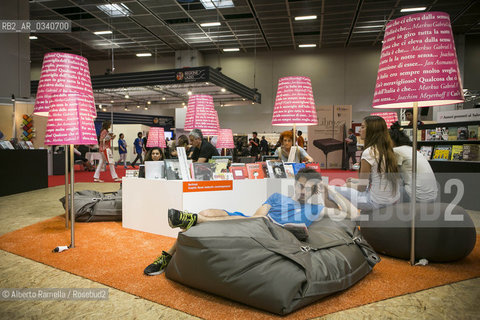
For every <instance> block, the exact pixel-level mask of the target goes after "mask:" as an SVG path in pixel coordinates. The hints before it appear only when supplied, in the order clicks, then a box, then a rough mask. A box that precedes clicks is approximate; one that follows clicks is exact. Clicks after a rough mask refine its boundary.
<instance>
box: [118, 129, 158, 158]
mask: <svg viewBox="0 0 480 320" xmlns="http://www.w3.org/2000/svg"><path fill="white" fill-rule="evenodd" d="M149 129H150V127H149V126H146V125H143V124H115V123H114V124H113V126H112V131H113V133H114V134H115V135H116V137H115V139H114V140H113V142H112V148H113V158H114V159H115V161H118V159H119V158H120V156H119V154H118V138H119V136H120V133H123V134H124V135H125V141H126V142H127V152H128V153H127V162H132V161H133V159H135V157H136V154H133V142H134V141H135V139H136V138H137V134H138V133H139V132H142V134H143V136H145V134H146V133H147V132H148V130H149Z"/></svg>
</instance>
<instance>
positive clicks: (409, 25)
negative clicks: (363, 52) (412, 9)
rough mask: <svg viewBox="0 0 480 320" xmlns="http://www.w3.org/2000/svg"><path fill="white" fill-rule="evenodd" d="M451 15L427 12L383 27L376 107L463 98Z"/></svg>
mask: <svg viewBox="0 0 480 320" xmlns="http://www.w3.org/2000/svg"><path fill="white" fill-rule="evenodd" d="M463 100H464V97H463V91H462V85H461V82H460V73H459V70H458V62H457V54H456V52H455V44H454V42H453V34H452V28H451V26H450V17H449V15H448V14H447V13H444V12H423V13H417V14H412V15H408V16H404V17H401V18H397V19H395V20H392V21H391V22H389V23H388V24H387V26H386V28H385V36H384V40H383V46H382V53H381V56H380V65H379V69H378V75H377V83H376V86H375V94H374V97H373V107H374V108H411V107H412V105H413V103H414V102H417V103H418V107H429V106H439V105H448V104H454V103H461V102H463Z"/></svg>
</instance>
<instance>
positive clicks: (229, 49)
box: [223, 48, 240, 52]
mask: <svg viewBox="0 0 480 320" xmlns="http://www.w3.org/2000/svg"><path fill="white" fill-rule="evenodd" d="M236 51H240V49H239V48H225V49H223V52H236Z"/></svg>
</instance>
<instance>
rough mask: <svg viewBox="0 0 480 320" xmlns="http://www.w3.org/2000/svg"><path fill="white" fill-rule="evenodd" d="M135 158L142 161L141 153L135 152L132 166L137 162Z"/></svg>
mask: <svg viewBox="0 0 480 320" xmlns="http://www.w3.org/2000/svg"><path fill="white" fill-rule="evenodd" d="M137 160H140V163H143V158H142V154H141V153H137V157H136V158H135V160H133V162H132V167H133V166H135V163H137Z"/></svg>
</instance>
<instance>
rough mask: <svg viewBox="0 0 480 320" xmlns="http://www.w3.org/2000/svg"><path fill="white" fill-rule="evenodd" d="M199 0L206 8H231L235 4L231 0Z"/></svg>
mask: <svg viewBox="0 0 480 320" xmlns="http://www.w3.org/2000/svg"><path fill="white" fill-rule="evenodd" d="M200 2H201V4H202V5H203V6H204V7H205V9H207V10H211V9H215V8H233V7H234V6H235V5H234V4H233V1H232V0H200Z"/></svg>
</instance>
